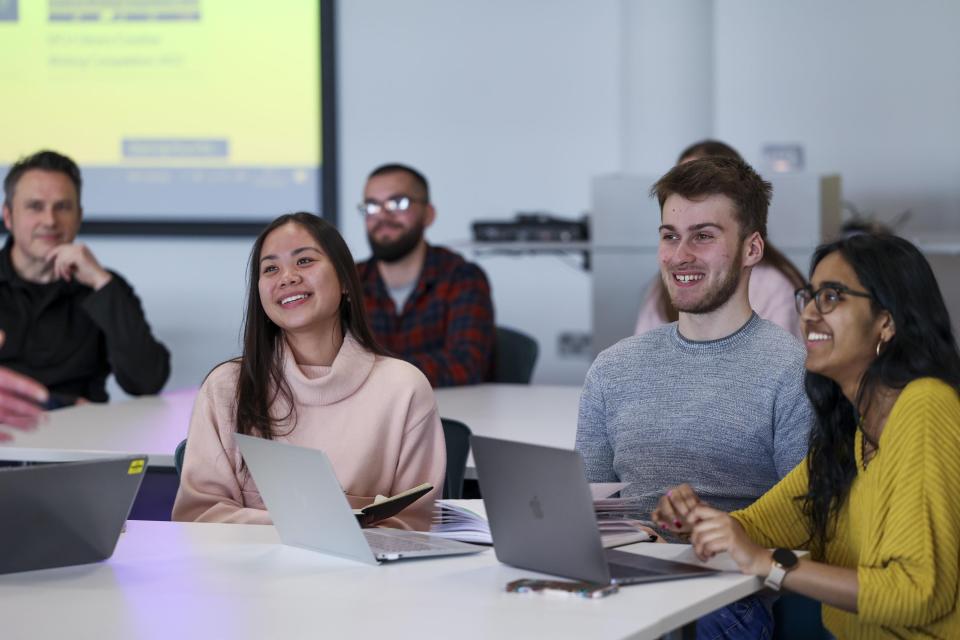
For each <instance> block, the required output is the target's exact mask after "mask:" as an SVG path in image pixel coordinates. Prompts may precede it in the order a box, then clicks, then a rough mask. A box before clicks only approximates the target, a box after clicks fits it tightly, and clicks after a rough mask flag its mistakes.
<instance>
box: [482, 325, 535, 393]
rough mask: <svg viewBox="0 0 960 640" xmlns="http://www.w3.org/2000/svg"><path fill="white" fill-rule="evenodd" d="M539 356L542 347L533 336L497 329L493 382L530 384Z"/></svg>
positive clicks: (503, 328)
mask: <svg viewBox="0 0 960 640" xmlns="http://www.w3.org/2000/svg"><path fill="white" fill-rule="evenodd" d="M539 354H540V347H539V346H538V345H537V341H536V340H534V339H533V338H532V337H531V336H528V335H527V334H525V333H521V332H520V331H517V330H515V329H509V328H507V327H497V346H496V350H495V351H494V355H493V358H494V372H493V380H492V382H507V383H512V384H530V379H531V378H532V377H533V368H534V367H535V366H536V364H537V356H538V355H539Z"/></svg>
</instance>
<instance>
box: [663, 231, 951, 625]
mask: <svg viewBox="0 0 960 640" xmlns="http://www.w3.org/2000/svg"><path fill="white" fill-rule="evenodd" d="M812 271H813V272H812V275H811V281H812V283H811V285H810V286H808V287H805V288H803V289H801V290H799V291H798V292H797V299H798V302H800V303H803V306H802V311H803V313H802V318H801V319H802V322H803V330H804V335H805V337H806V346H807V359H806V368H807V374H806V388H807V395H808V396H809V397H810V401H811V403H812V405H813V407H814V411H815V413H816V416H817V420H816V423H815V426H814V429H813V431H812V432H811V438H810V449H809V452H808V455H807V457H806V459H805V461H804V462H803V463H801V464H800V465H798V466H797V467H796V468H795V469H794V470H793V471H792V472H791V473H790V474H789V475H787V476H786V477H785V478H783V480H781V481H780V482H779V483H778V484H777V485H776V486H774V487H773V488H772V489H771V490H770V491H769V492H767V493H766V494H764V495H763V496H762V497H761V498H760V499H758V500H757V501H756V502H755V503H754V504H753V505H751V506H749V507H747V508H746V509H743V510H741V511H736V512H734V513H732V514H726V513H723V512H721V511H718V510H716V509H712V508H710V507H708V506H706V505H705V504H703V503H701V502H700V501H699V500H698V499H697V498H696V496H695V495H692V492H688V494H687V498H688V499H686V500H685V501H684V504H682V505H680V508H679V514H678V515H679V516H680V517H682V518H684V519H685V520H686V522H688V523H689V524H690V525H692V527H693V532H692V535H691V541H692V543H693V545H694V549H695V550H696V551H697V553H698V554H699V555H700V556H701V557H710V556H713V555H715V554H717V553H721V552H729V553H730V555H731V557H732V558H733V559H734V560H735V561H736V562H737V564H738V565H739V566H740V568H741V570H742V571H743V572H744V573H750V574H755V575H759V576H762V577H765V578H766V583H767V585H768V586H771V587H773V588H775V589H779V588H780V587H781V585H782V586H783V588H785V589H789V590H791V591H796V592H798V593H801V594H803V595H807V596H810V597H812V598H816V599H818V600H820V601H821V602H823V605H824V606H823V621H824V623H825V625H826V627H827V628H828V629H829V630H830V631H831V632H832V633H833V634H834V635H835V636H837V637H838V638H888V637H918V636H923V637H931V638H955V637H960V567H958V564H957V557H958V556H960V521H958V519H957V516H956V496H957V495H958V493H960V397H958V389H960V354H958V350H957V344H956V340H955V338H954V335H953V331H952V328H951V323H950V318H949V316H948V314H947V310H946V306H945V305H944V302H943V298H942V296H941V294H940V289H939V287H938V285H937V282H936V279H935V278H934V275H933V271H932V270H931V269H930V265H929V264H928V263H927V261H926V259H925V258H924V257H923V255H922V254H921V253H920V252H919V251H918V250H917V248H916V247H914V246H913V245H911V244H910V243H909V242H907V241H906V240H903V239H901V238H897V237H894V236H888V235H860V236H854V237H851V238H848V239H845V240H841V241H838V242H835V243H832V244H828V245H825V246H822V247H820V248H819V249H818V250H817V251H816V253H815V254H814V258H813V269H812ZM661 502H662V501H661ZM674 502H676V501H674ZM771 547H778V549H777V550H776V551H775V552H774V553H773V554H771V552H770V550H769V549H770V548H771ZM791 548H793V549H796V548H807V549H810V550H811V552H812V553H811V557H810V558H801V559H799V560H798V559H797V558H796V557H795V556H794V555H793V554H792V552H790V551H788V549H791Z"/></svg>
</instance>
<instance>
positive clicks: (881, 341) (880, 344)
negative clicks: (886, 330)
mask: <svg viewBox="0 0 960 640" xmlns="http://www.w3.org/2000/svg"><path fill="white" fill-rule="evenodd" d="M882 346H883V338H880V342H878V343H877V357H878V358H879V357H880V347H882Z"/></svg>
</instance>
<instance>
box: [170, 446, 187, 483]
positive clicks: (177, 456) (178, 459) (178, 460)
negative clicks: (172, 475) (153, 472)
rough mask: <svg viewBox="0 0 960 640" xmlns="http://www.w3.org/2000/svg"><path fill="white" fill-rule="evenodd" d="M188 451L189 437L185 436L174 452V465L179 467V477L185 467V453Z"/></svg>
mask: <svg viewBox="0 0 960 640" xmlns="http://www.w3.org/2000/svg"><path fill="white" fill-rule="evenodd" d="M186 452H187V439H186V438H184V439H183V440H181V441H180V444H178V445H177V450H176V451H174V452H173V466H174V467H176V469H177V477H178V478H179V477H180V471H181V470H182V469H183V455H184V454H185V453H186Z"/></svg>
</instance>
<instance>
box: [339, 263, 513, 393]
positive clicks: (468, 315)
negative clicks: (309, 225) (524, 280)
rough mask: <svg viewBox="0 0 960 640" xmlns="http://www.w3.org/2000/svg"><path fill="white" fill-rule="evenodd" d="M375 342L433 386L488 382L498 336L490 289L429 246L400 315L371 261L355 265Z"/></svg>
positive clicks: (478, 275)
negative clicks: (418, 275)
mask: <svg viewBox="0 0 960 640" xmlns="http://www.w3.org/2000/svg"><path fill="white" fill-rule="evenodd" d="M357 271H359V272H360V281H361V284H362V285H363V299H364V304H365V305H366V308H367V320H368V321H369V323H370V329H371V330H372V331H373V335H374V336H375V337H376V339H377V341H378V342H379V343H380V344H381V345H383V346H384V347H386V349H387V350H388V351H390V352H392V353H394V354H396V355H397V356H399V357H400V358H403V359H404V360H406V361H408V362H411V363H413V364H414V365H416V366H417V367H418V368H419V369H420V370H421V371H423V373H424V375H426V376H427V379H428V380H429V381H430V384H431V385H433V386H434V387H451V386H455V385H461V384H476V383H478V382H483V381H484V380H487V379H488V378H489V375H490V373H491V361H492V359H493V345H494V342H495V339H496V332H495V329H494V326H493V302H492V300H491V299H490V284H489V283H488V282H487V277H486V275H484V273H483V270H482V269H481V268H480V267H478V266H477V265H475V264H473V263H471V262H467V261H466V260H464V259H463V257H462V256H460V255H459V254H457V253H454V252H452V251H450V250H448V249H444V248H442V247H433V246H429V245H428V246H427V255H426V258H425V260H424V263H423V271H421V273H420V279H419V280H418V281H417V285H416V288H414V290H413V293H411V294H410V297H409V298H407V301H406V303H405V304H404V306H403V310H402V312H401V313H400V314H399V315H398V314H397V311H396V307H395V305H394V304H393V299H392V298H391V297H390V294H389V293H387V287H386V285H385V284H384V282H383V278H381V277H380V271H379V270H378V269H377V261H376V260H374V259H371V260H368V261H366V262H361V263H359V264H357Z"/></svg>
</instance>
